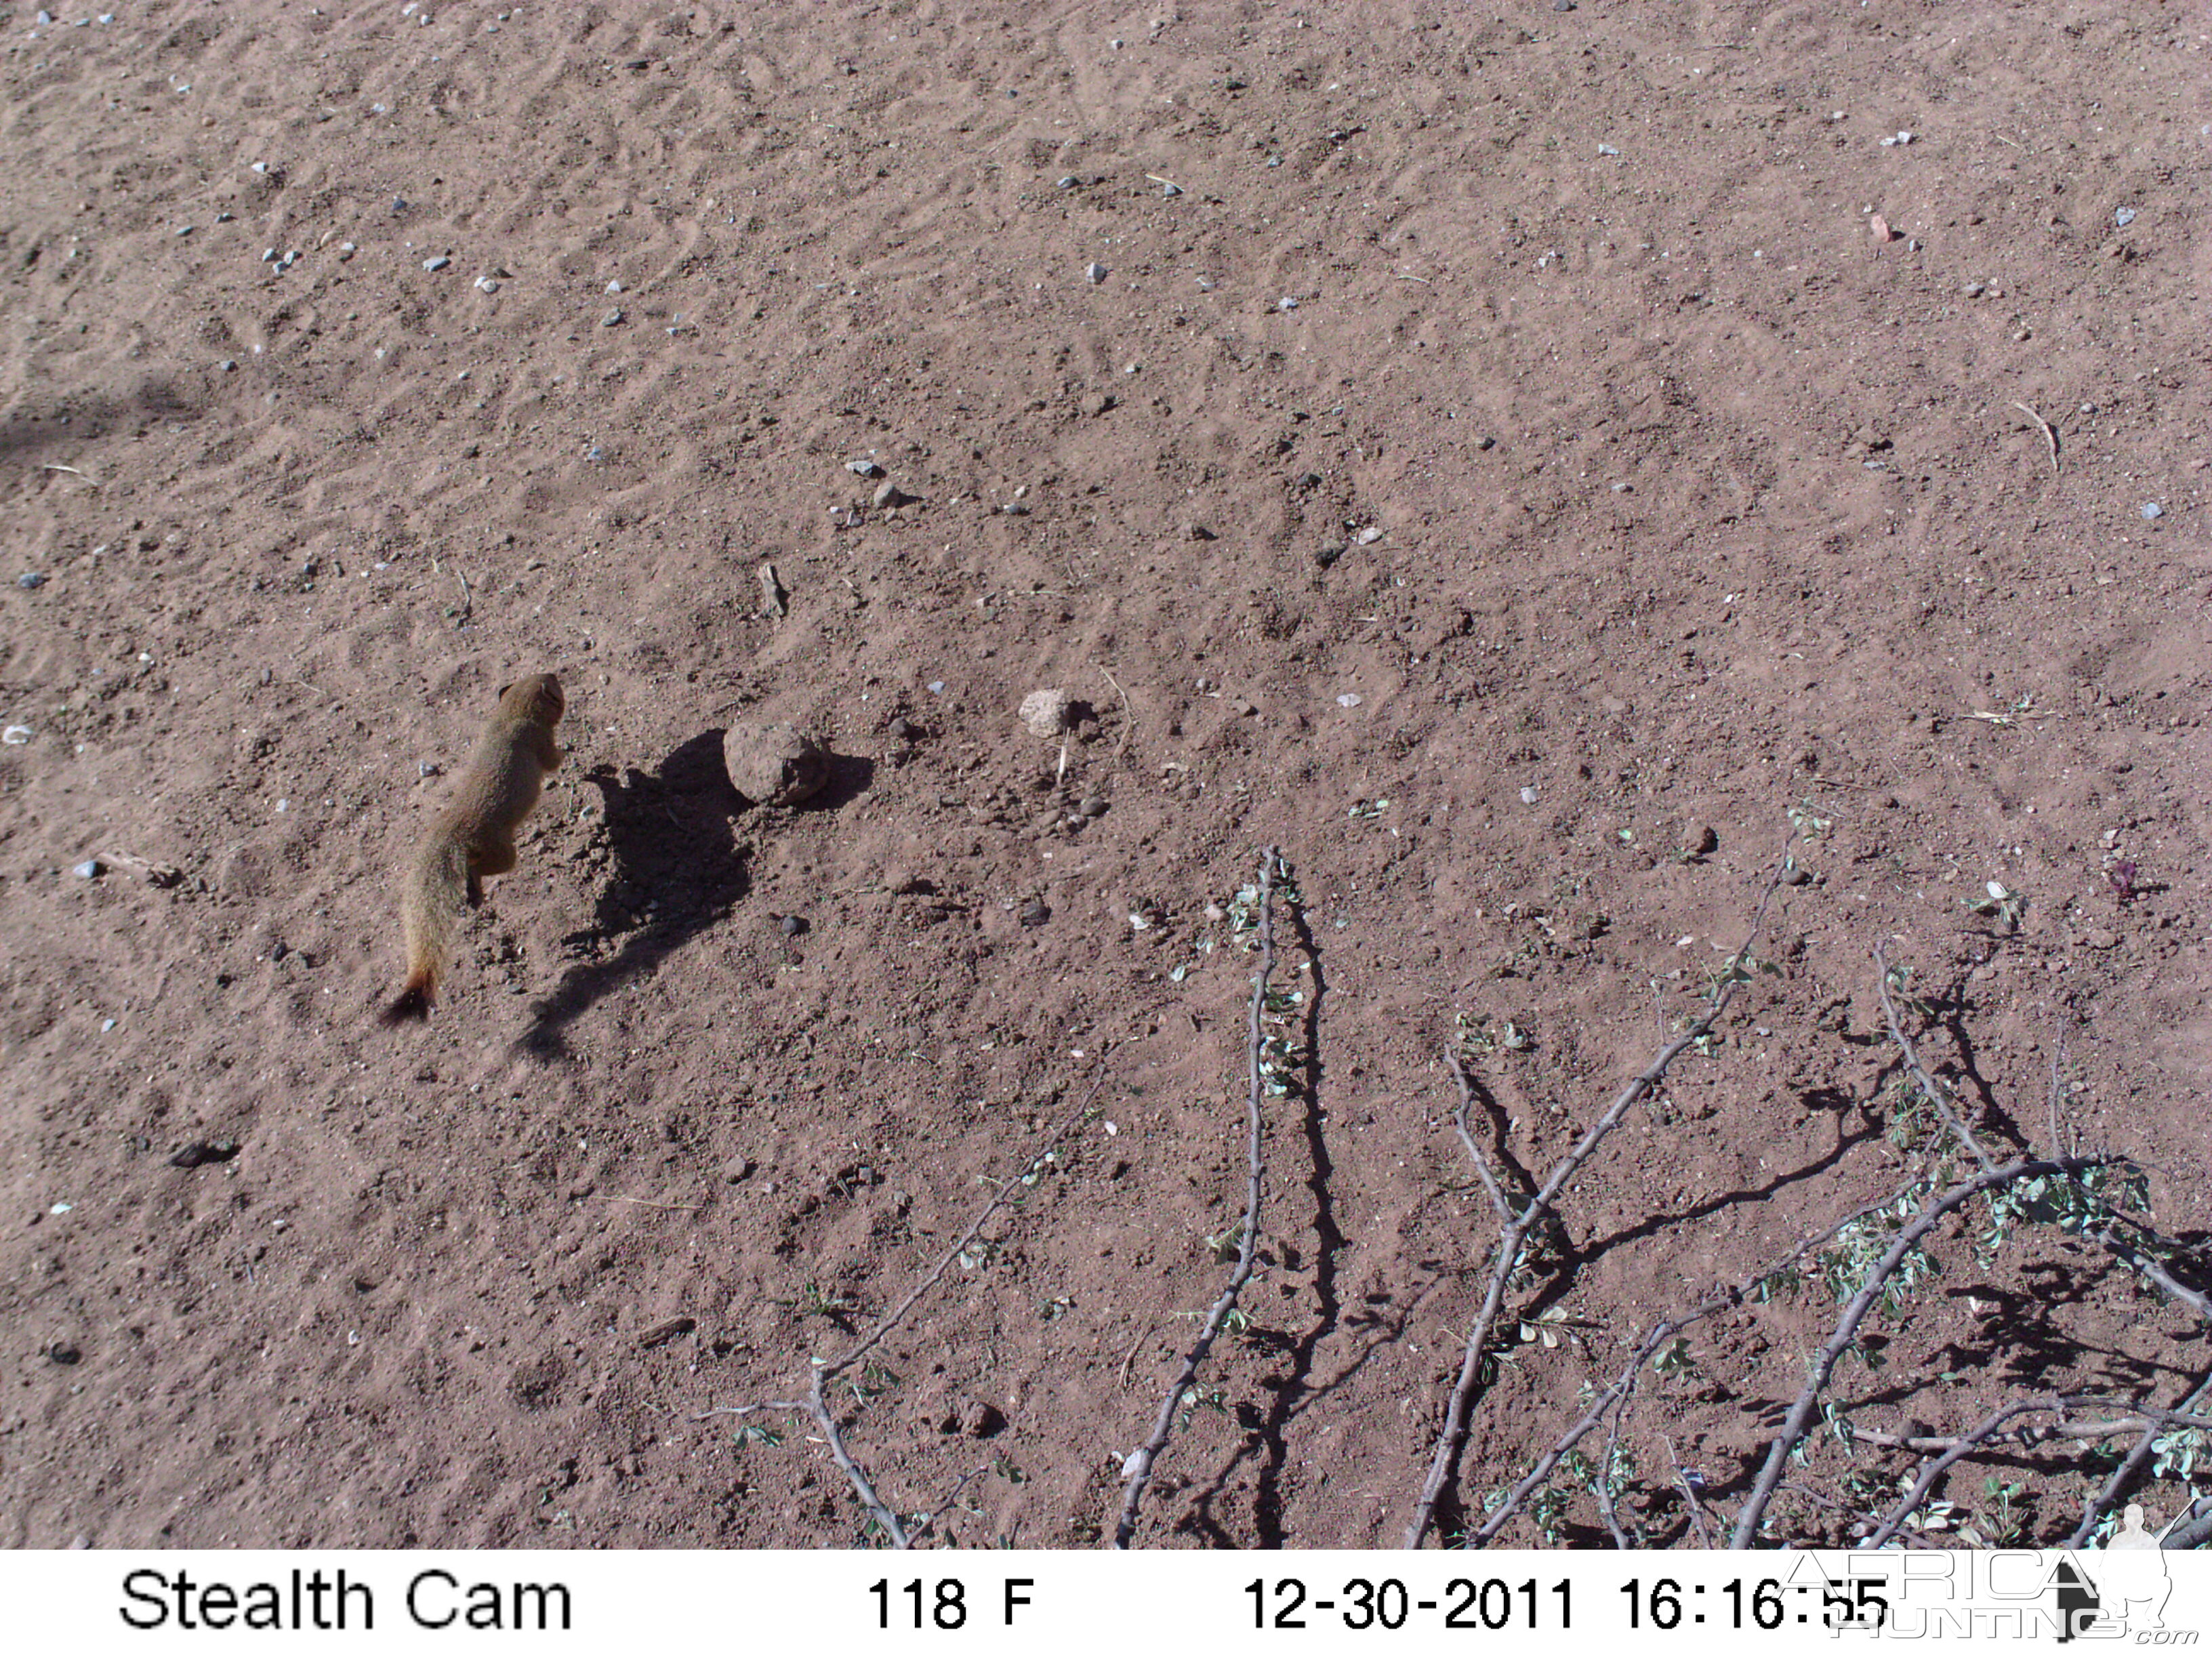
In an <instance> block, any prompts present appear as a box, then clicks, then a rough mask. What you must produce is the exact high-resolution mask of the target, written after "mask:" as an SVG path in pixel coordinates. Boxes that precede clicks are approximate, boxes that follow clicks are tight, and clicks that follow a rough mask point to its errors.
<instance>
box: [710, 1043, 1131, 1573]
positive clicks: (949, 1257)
mask: <svg viewBox="0 0 2212 1659" xmlns="http://www.w3.org/2000/svg"><path fill="white" fill-rule="evenodd" d="M1112 1051H1113V1050H1112V1045H1111V1044H1106V1045H1102V1046H1101V1047H1100V1048H1099V1050H1098V1069H1097V1073H1096V1074H1095V1075H1094V1077H1093V1079H1092V1081H1091V1087H1090V1088H1089V1089H1088V1090H1086V1091H1085V1093H1084V1096H1083V1100H1082V1103H1080V1104H1079V1105H1078V1106H1077V1107H1076V1109H1074V1110H1073V1112H1071V1113H1069V1114H1068V1115H1067V1116H1066V1117H1065V1118H1063V1119H1061V1120H1060V1122H1059V1124H1058V1125H1057V1126H1055V1127H1054V1129H1053V1130H1052V1132H1051V1133H1049V1134H1048V1135H1047V1136H1046V1137H1045V1138H1044V1139H1043V1140H1042V1141H1041V1142H1040V1143H1038V1146H1037V1147H1036V1151H1035V1152H1033V1153H1031V1154H1030V1159H1029V1161H1028V1162H1027V1163H1026V1164H1023V1166H1022V1168H1021V1170H1020V1171H1019V1173H1018V1174H1017V1175H1016V1176H1014V1177H1013V1178H1012V1179H1011V1180H1009V1181H1007V1182H1006V1183H1005V1184H1004V1185H1002V1186H1001V1187H1000V1188H999V1190H998V1192H997V1194H995V1195H994V1197H993V1198H992V1200H991V1201H990V1202H989V1203H988V1204H986V1205H985V1206H983V1208H982V1211H981V1213H979V1214H978V1215H977V1216H976V1218H975V1220H974V1221H973V1222H971V1223H969V1227H968V1231H966V1232H964V1233H963V1234H961V1235H960V1237H959V1238H958V1239H957V1240H956V1241H955V1242H954V1243H953V1245H952V1247H951V1249H948V1250H947V1251H945V1255H943V1256H942V1257H941V1258H939V1261H938V1263H937V1266H936V1267H934V1268H933V1269H932V1270H931V1272H930V1273H928V1274H927V1277H925V1278H924V1279H922V1280H921V1282H920V1283H919V1284H917V1285H915V1287H914V1288H913V1289H912V1290H910V1291H908V1292H907V1293H906V1295H905V1297H903V1298H902V1300H901V1301H900V1302H899V1304H898V1305H897V1306H896V1307H895V1308H893V1309H892V1310H890V1312H889V1313H887V1314H885V1315H884V1316H883V1317H882V1318H881V1319H879V1320H878V1321H877V1322H875V1324H874V1325H873V1326H872V1328H870V1329H869V1331H868V1334H866V1336H864V1337H862V1338H861V1339H860V1340H859V1341H858V1342H856V1343H855V1344H854V1346H853V1347H852V1349H851V1350H850V1351H849V1352H847V1353H846V1354H845V1355H844V1356H843V1357H842V1358H838V1359H834V1360H820V1359H817V1360H816V1361H814V1362H813V1365H812V1370H813V1381H812V1383H811V1385H810V1386H809V1387H808V1389H807V1391H806V1398H805V1399H804V1400H764V1401H759V1402H757V1403H756V1404H753V1405H750V1406H712V1407H708V1409H707V1410H705V1411H703V1412H700V1413H696V1414H695V1415H694V1416H693V1418H692V1419H691V1420H692V1421H693V1422H695V1423H699V1422H704V1421H705V1420H706V1419H708V1418H709V1417H716V1416H724V1417H749V1416H750V1415H751V1414H752V1413H756V1412H781V1413H787V1414H791V1415H794V1416H804V1417H809V1418H811V1419H813V1420H814V1425H815V1426H816V1427H817V1428H818V1429H820V1430H821V1431H822V1437H823V1442H824V1443H826V1444H827V1445H828V1446H829V1455H830V1458H831V1459H832V1461H834V1462H836V1465H837V1467H838V1468H841V1469H842V1470H843V1471H844V1472H845V1478H846V1480H848V1481H850V1482H851V1483H852V1487H853V1491H854V1495H855V1496H857V1497H858V1498H860V1506H861V1507H862V1508H863V1509H865V1510H867V1512H868V1514H869V1516H870V1517H871V1518H872V1520H873V1521H874V1522H875V1523H876V1524H877V1525H878V1527H880V1528H883V1532H884V1537H885V1538H887V1539H889V1540H890V1543H891V1545H892V1547H894V1548H896V1549H910V1548H912V1547H913V1546H914V1541H915V1537H916V1536H918V1535H919V1534H909V1533H908V1531H907V1529H906V1528H905V1527H904V1526H903V1525H902V1523H901V1522H900V1521H899V1517H898V1516H897V1515H896V1514H895V1513H894V1512H893V1511H892V1510H891V1508H890V1505H889V1504H885V1503H884V1500H883V1499H882V1498H879V1497H878V1496H877V1495H876V1489H875V1487H874V1486H873V1485H872V1484H871V1483H870V1481H869V1480H868V1475H867V1471H866V1470H865V1469H863V1468H861V1467H860V1464H859V1463H858V1462H855V1461H854V1457H853V1455H852V1454H851V1453H850V1452H848V1450H846V1449H845V1437H844V1434H843V1432H842V1431H841V1430H840V1429H839V1428H838V1426H837V1419H836V1416H835V1415H834V1414H833V1413H831V1412H830V1410H829V1401H827V1400H826V1399H824V1398H823V1387H824V1385H825V1384H827V1383H829V1381H830V1380H831V1379H832V1378H834V1377H837V1376H842V1375H843V1374H844V1373H845V1372H847V1371H848V1370H852V1368H853V1367H854V1366H855V1365H857V1364H860V1361H861V1360H863V1359H865V1358H867V1356H868V1354H869V1353H870V1352H872V1350H873V1349H874V1347H875V1346H876V1345H877V1344H878V1343H879V1342H881V1341H882V1340H884V1338H885V1337H887V1336H889V1335H890V1334H891V1333H892V1332H893V1331H895V1330H896V1329H897V1328H898V1326H899V1323H900V1322H901V1321H902V1320H903V1319H904V1318H905V1317H906V1316H907V1315H908V1313H910V1312H912V1311H913V1310H914V1306H915V1304H916V1303H917V1302H920V1301H921V1298H922V1297H925V1296H927V1295H928V1294H929V1292H930V1291H933V1290H935V1289H936V1288H937V1286H938V1285H940V1284H942V1283H943V1282H944V1279H945V1274H946V1273H949V1272H950V1271H951V1267H952V1264H953V1263H954V1262H955V1261H958V1260H959V1259H960V1255H961V1253H962V1252H963V1250H965V1249H967V1248H968V1247H969V1245H970V1244H972V1243H975V1237H976V1235H977V1234H979V1233H981V1231H983V1227H984V1225H985V1224H986V1223H987V1222H988V1221H989V1220H990V1218H992V1217H993V1216H994V1215H996V1214H997V1213H998V1212H1000V1210H1001V1209H1003V1208H1004V1207H1005V1206H1006V1205H1008V1204H1009V1203H1012V1201H1013V1200H1014V1197H1015V1195H1016V1194H1018V1193H1020V1192H1022V1191H1024V1183H1025V1182H1027V1181H1028V1180H1029V1179H1030V1177H1031V1176H1033V1175H1034V1174H1035V1172H1036V1171H1037V1170H1040V1169H1042V1167H1043V1164H1044V1162H1045V1160H1046V1159H1047V1158H1049V1157H1050V1156H1051V1155H1052V1153H1053V1152H1054V1150H1056V1149H1057V1148H1058V1146H1060V1142H1061V1141H1063V1140H1065V1139H1067V1137H1068V1136H1069V1135H1070V1134H1072V1133H1074V1131H1075V1128H1076V1126H1077V1125H1079V1123H1081V1122H1082V1121H1083V1120H1084V1119H1085V1117H1086V1116H1088V1115H1090V1112H1091V1103H1092V1102H1093V1101H1095V1100H1097V1097H1098V1091H1099V1090H1100V1089H1102V1088H1103V1087H1104V1086H1105V1082H1106V1057H1107V1055H1108V1054H1110V1053H1112ZM971 1478H972V1477H971ZM964 1484H965V1483H964V1482H963V1485H964ZM955 1491H956V1493H957V1488H956V1489H955ZM948 1501H950V1500H948ZM926 1524H927V1522H925V1525H926Z"/></svg>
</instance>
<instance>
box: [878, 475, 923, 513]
mask: <svg viewBox="0 0 2212 1659" xmlns="http://www.w3.org/2000/svg"><path fill="white" fill-rule="evenodd" d="M868 499H869V500H870V501H873V502H874V503H875V505H876V507H877V508H878V511H881V512H885V513H888V512H890V510H891V509H892V508H893V507H904V506H905V505H906V504H907V503H908V501H913V500H914V499H915V498H914V497H913V496H911V495H908V494H907V493H906V491H904V490H903V489H900V488H899V487H898V486H897V485H896V484H895V483H892V482H891V481H890V479H889V478H886V479H884V481H883V482H882V483H879V484H878V485H877V486H876V493H875V494H874V495H872V496H870V497H869V498H868Z"/></svg>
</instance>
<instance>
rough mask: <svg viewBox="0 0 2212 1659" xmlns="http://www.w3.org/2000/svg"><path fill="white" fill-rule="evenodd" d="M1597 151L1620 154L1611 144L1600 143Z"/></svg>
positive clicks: (1605, 153)
mask: <svg viewBox="0 0 2212 1659" xmlns="http://www.w3.org/2000/svg"><path fill="white" fill-rule="evenodd" d="M1597 153H1598V154H1599V155H1620V151H1619V150H1617V149H1614V148H1613V146H1612V145H1611V144H1600V145H1599V146H1598V147H1597Z"/></svg>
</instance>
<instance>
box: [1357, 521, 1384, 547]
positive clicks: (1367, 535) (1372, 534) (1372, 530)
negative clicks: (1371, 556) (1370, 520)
mask: <svg viewBox="0 0 2212 1659" xmlns="http://www.w3.org/2000/svg"><path fill="white" fill-rule="evenodd" d="M1382 539H1383V530H1382V526H1379V525H1371V524H1370V525H1369V526H1367V527H1366V528H1365V529H1364V530H1363V531H1361V532H1359V533H1358V535H1357V536H1354V537H1353V538H1352V540H1354V541H1355V542H1358V544H1360V545H1361V546H1362V547H1372V546H1374V545H1375V544H1376V543H1377V542H1379V541H1381V540H1382Z"/></svg>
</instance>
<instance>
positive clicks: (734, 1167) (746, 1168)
mask: <svg viewBox="0 0 2212 1659" xmlns="http://www.w3.org/2000/svg"><path fill="white" fill-rule="evenodd" d="M757 1167H758V1166H757V1165H756V1164H754V1163H753V1161H752V1159H750V1158H747V1157H746V1156H745V1155H744V1153H742V1152H740V1153H738V1156H737V1157H735V1158H732V1159H731V1160H730V1161H729V1162H728V1163H726V1164H724V1165H722V1180H723V1181H724V1182H725V1183H726V1184H727V1185H729V1186H732V1187H734V1186H736V1185H737V1184H738V1182H741V1181H743V1180H744V1178H745V1177H746V1176H749V1175H750V1174H751V1173H752V1172H753V1170H755V1169H756V1168H757Z"/></svg>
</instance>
